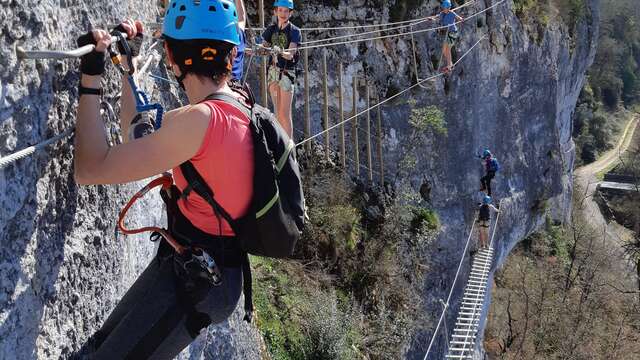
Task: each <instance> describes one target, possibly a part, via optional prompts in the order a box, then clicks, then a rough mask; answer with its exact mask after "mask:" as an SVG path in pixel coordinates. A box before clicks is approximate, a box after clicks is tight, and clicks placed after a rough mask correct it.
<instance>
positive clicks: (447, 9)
mask: <svg viewBox="0 0 640 360" xmlns="http://www.w3.org/2000/svg"><path fill="white" fill-rule="evenodd" d="M441 7H442V11H440V14H438V15H435V16H432V17H430V18H429V19H430V20H437V19H440V25H442V26H446V36H445V39H444V42H443V43H442V54H443V55H444V58H445V61H446V62H447V65H446V66H443V67H441V68H440V71H442V72H444V73H445V74H446V73H450V72H451V71H452V70H453V60H452V59H451V48H452V47H454V46H455V45H456V43H457V42H458V26H457V25H456V21H463V20H464V18H463V17H462V16H460V15H458V14H456V13H455V12H454V11H453V10H451V1H449V0H444V1H442V4H441Z"/></svg>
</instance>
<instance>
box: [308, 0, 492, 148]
mask: <svg viewBox="0 0 640 360" xmlns="http://www.w3.org/2000/svg"><path fill="white" fill-rule="evenodd" d="M503 1H504V0H503ZM486 37H487V35H484V36H483V37H481V38H480V40H478V41H476V43H475V44H473V46H471V47H470V48H469V50H467V51H466V52H465V53H464V54H463V55H462V56H461V57H460V59H458V61H456V62H455V64H454V65H458V64H459V63H460V62H461V61H462V60H463V59H464V58H465V57H466V56H467V55H468V54H469V53H470V52H471V50H473V49H474V48H475V47H476V46H477V45H478V44H479V43H480V42H481V41H482V40H484V39H485V38H486ZM443 75H444V74H443V73H439V74H435V75H432V76H430V77H428V78H426V79H422V80H420V81H419V82H417V83H416V84H413V85H411V86H409V87H408V88H406V89H404V90H402V91H400V92H399V93H397V94H395V95H392V96H390V97H388V98H386V99H384V100H382V101H380V102H378V103H377V104H374V105H372V106H371V107H369V108H367V109H364V110H362V111H360V112H359V113H357V114H356V115H353V116H351V117H350V118H348V119H346V120H344V121H341V122H339V123H337V124H335V125H333V126H331V127H329V128H327V129H325V130H322V131H321V132H319V133H317V134H315V135H313V136H310V137H308V138H306V139H304V140H302V141H300V142H299V143H297V144H296V146H300V145H303V144H305V143H307V142H309V141H311V140H313V139H315V138H317V137H319V136H321V135H323V134H325V133H327V132H329V131H331V130H333V129H335V128H337V127H339V126H340V125H342V124H346V123H348V122H349V121H351V120H353V119H355V118H357V117H358V116H361V115H363V114H365V113H366V112H367V111H370V110H371V109H375V108H376V107H378V106H381V105H383V104H385V103H387V102H389V101H391V100H393V99H395V98H397V97H398V96H400V95H402V94H404V93H406V92H407V91H410V90H412V89H414V88H415V87H417V86H419V85H420V84H422V83H424V82H426V81H429V80H433V79H435V78H437V77H440V76H443Z"/></svg>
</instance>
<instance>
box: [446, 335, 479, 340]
mask: <svg viewBox="0 0 640 360" xmlns="http://www.w3.org/2000/svg"><path fill="white" fill-rule="evenodd" d="M451 337H454V338H469V339H475V338H476V336H475V335H456V334H453V335H451Z"/></svg>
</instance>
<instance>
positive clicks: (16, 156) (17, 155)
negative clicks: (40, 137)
mask: <svg viewBox="0 0 640 360" xmlns="http://www.w3.org/2000/svg"><path fill="white" fill-rule="evenodd" d="M73 132H74V129H73V128H71V129H67V130H65V131H64V132H63V133H61V134H58V135H56V136H54V137H52V138H49V139H47V140H45V141H43V142H41V143H39V144H36V145H32V146H29V147H27V148H24V149H22V150H20V151H16V152H14V153H13V154H10V155H7V156H3V157H0V169H2V168H4V167H5V166H7V165H9V164H11V163H13V162H15V161H18V160H20V159H22V158H25V157H27V156H29V155H31V154H33V153H34V152H36V151H38V150H40V149H42V148H44V147H46V146H47V145H49V144H52V143H54V142H57V141H59V140H62V139H63V138H65V137H67V136H69V135H71V134H72V133H73Z"/></svg>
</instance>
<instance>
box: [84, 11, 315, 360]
mask: <svg viewBox="0 0 640 360" xmlns="http://www.w3.org/2000/svg"><path fill="white" fill-rule="evenodd" d="M201 4H202V5H206V7H204V6H200V5H201ZM203 8H204V9H203ZM237 29H238V18H237V15H236V8H235V4H234V3H233V2H232V1H230V0H207V1H206V4H205V3H204V2H202V3H201V2H198V3H197V4H196V3H195V2H192V1H182V0H171V2H170V3H169V5H168V6H167V11H166V14H165V18H164V24H163V29H162V37H163V39H164V50H165V53H166V59H167V65H168V67H169V68H170V69H171V71H172V72H173V73H174V75H175V77H176V78H177V81H178V83H179V84H180V86H181V88H183V89H184V90H185V92H186V95H187V98H188V99H189V104H188V105H186V106H183V107H181V108H178V109H176V110H173V111H170V112H168V113H167V114H166V115H165V117H164V121H162V123H163V126H161V127H160V126H159V125H160V124H158V123H156V125H158V126H157V130H156V131H155V132H151V133H148V134H144V135H146V136H143V137H140V138H135V137H134V138H132V139H128V141H126V142H125V143H122V144H119V145H116V146H113V147H109V146H108V144H107V142H106V136H105V130H104V126H103V123H102V120H101V119H100V112H99V106H100V97H99V96H100V94H101V92H102V90H101V88H100V87H101V83H102V75H103V73H104V70H105V51H107V50H108V51H109V53H111V54H112V57H111V58H112V60H113V62H114V64H116V65H117V64H119V63H120V62H122V63H124V64H129V66H130V68H128V69H125V68H124V67H122V66H120V65H117V66H118V68H119V69H120V71H121V72H122V73H123V75H125V77H124V78H123V85H122V98H121V99H122V100H121V101H122V103H121V108H122V111H121V120H120V121H121V124H122V126H121V127H122V129H123V131H124V132H126V131H127V128H128V127H129V125H130V121H131V120H132V119H133V118H134V117H135V116H136V113H137V112H138V111H140V110H138V105H139V104H138V98H137V96H138V95H139V94H140V91H139V90H138V89H137V86H136V85H135V81H134V80H133V74H134V72H135V61H131V60H132V57H133V56H135V55H137V50H136V42H137V41H138V40H141V39H142V36H141V35H142V34H141V32H142V30H143V26H142V24H141V23H140V22H133V21H130V20H128V21H125V22H123V23H122V24H120V25H119V26H118V27H117V28H116V29H115V30H119V32H116V31H114V32H112V33H111V34H109V33H108V32H107V31H104V30H92V31H89V32H88V33H87V34H85V35H83V36H81V37H80V38H78V45H80V46H84V45H89V44H93V45H95V47H94V50H93V51H92V52H91V53H89V54H87V55H85V56H83V57H82V59H81V64H80V70H81V72H82V75H81V80H80V86H79V94H80V99H79V104H78V112H77V124H76V135H75V150H74V176H75V179H76V181H77V183H78V184H80V185H90V184H120V183H126V182H131V181H136V180H141V179H145V178H148V177H151V176H154V175H156V174H160V173H163V172H166V171H168V170H171V171H172V172H173V176H171V175H170V174H169V173H164V174H163V175H162V176H161V177H159V178H156V179H155V180H154V181H153V182H151V183H150V184H149V185H147V186H145V187H144V188H143V189H142V190H141V191H140V192H139V193H138V194H136V196H134V198H133V199H132V200H131V201H130V202H129V203H128V204H127V206H126V207H125V208H124V209H123V211H122V212H121V213H120V218H119V221H118V225H119V227H120V230H121V231H123V232H125V233H134V231H128V229H125V228H124V225H123V224H124V215H125V214H126V210H127V209H128V208H129V207H130V206H131V204H132V203H133V202H134V201H135V200H136V199H137V198H139V197H141V196H142V195H144V194H145V193H146V192H147V191H149V189H151V188H153V187H155V186H158V185H162V191H161V195H162V198H163V200H164V201H165V204H166V208H167V209H166V210H167V220H168V224H169V226H168V229H160V228H155V227H147V228H143V229H137V231H136V232H142V231H145V230H148V229H157V230H155V231H156V232H154V233H153V234H152V236H151V239H152V240H154V241H160V245H159V247H158V250H157V254H156V255H155V257H154V258H153V260H152V261H151V262H150V264H149V265H148V266H147V268H146V269H145V270H144V271H143V272H142V274H141V275H140V276H139V277H138V279H137V280H136V281H135V283H134V284H133V285H132V286H131V288H130V289H129V290H128V291H127V292H126V294H124V296H123V297H122V299H121V300H120V302H119V303H118V304H117V306H116V307H115V309H113V311H112V312H111V314H110V315H109V316H108V318H107V319H106V321H105V322H104V324H103V325H102V327H101V328H100V329H99V330H98V331H97V332H96V333H95V334H93V335H92V336H91V337H90V338H89V340H88V341H87V342H86V343H85V344H84V346H83V347H82V349H81V350H80V351H79V352H78V353H76V354H74V357H76V358H81V359H83V358H85V357H87V356H88V357H89V358H90V359H124V358H127V359H147V358H154V359H156V358H157V359H173V358H175V357H176V356H177V355H178V354H179V353H180V352H181V351H182V349H184V348H185V347H187V346H188V345H189V344H190V343H191V342H192V341H193V340H194V339H195V338H196V337H197V336H198V334H199V333H200V331H201V330H202V329H204V328H206V327H207V326H208V325H209V324H215V323H220V322H222V321H224V320H226V319H227V318H228V317H229V316H230V315H231V314H232V312H233V311H234V309H235V308H236V304H237V303H238V300H239V298H240V293H241V291H242V289H243V286H244V294H245V311H246V316H245V320H247V321H251V313H252V309H253V307H252V304H251V275H250V267H249V259H248V255H247V254H248V253H251V254H259V255H261V256H271V257H276V256H277V257H287V256H290V254H291V252H292V251H293V246H294V245H293V244H295V241H296V240H297V239H298V238H299V236H300V229H301V227H302V223H303V221H304V216H303V211H304V210H303V209H304V206H303V202H304V200H300V197H302V187H301V183H300V181H299V180H300V179H299V170H298V167H297V162H296V161H295V156H294V152H293V151H290V148H291V147H292V146H288V145H287V144H290V143H291V142H292V141H291V140H290V139H289V137H288V136H287V135H286V134H285V133H284V131H283V130H282V129H281V128H280V127H279V126H277V125H276V126H271V125H270V124H275V119H274V118H273V115H272V114H271V113H269V112H268V110H266V109H264V108H262V107H260V106H258V105H255V106H254V104H253V97H252V96H251V95H250V92H249V90H248V88H244V89H238V88H235V87H231V86H230V84H231V82H229V80H230V79H231V71H232V64H233V61H234V56H235V54H236V50H234V49H235V47H236V46H238V44H239V43H240V36H239V34H238V31H237ZM111 35H114V36H116V39H119V40H118V47H119V48H122V49H124V53H123V50H120V54H121V58H120V59H118V58H117V55H115V54H114V53H113V52H112V49H111V41H112V37H111ZM140 42H141V41H140ZM134 50H136V51H134ZM123 55H128V56H123ZM145 97H146V95H145ZM134 100H135V101H134ZM256 123H258V124H256ZM260 131H262V132H260ZM286 149H289V150H288V151H287V150H286ZM270 156H271V157H270ZM273 157H275V159H276V160H275V161H274V159H273ZM274 163H277V164H278V174H277V175H276V170H275V169H274V166H273V164H274ZM290 174H296V175H297V177H295V176H292V175H290ZM276 176H277V182H276ZM283 176H284V178H283ZM174 178H175V184H173V180H174ZM256 179H259V180H260V182H256V181H254V180H256ZM282 179H286V181H287V186H284V185H282V186H281V187H280V188H279V193H278V192H277V189H278V185H277V184H280V182H281V181H283V180H282ZM211 189H215V198H214V192H213V191H212V190H211ZM265 189H266V190H265ZM274 194H276V195H274ZM278 194H279V195H278ZM291 195H293V196H297V197H298V199H299V200H300V203H298V204H293V203H292V202H290V201H289V200H290V198H291V197H290V196H291ZM265 199H268V200H265ZM274 200H275V201H274ZM267 203H268V204H267ZM274 204H275V205H274ZM296 206H297V207H296ZM283 209H284V210H283ZM293 211H297V214H295V215H293ZM258 212H260V214H261V215H258ZM265 228H268V229H269V231H268V232H267V231H262V229H265ZM127 231H128V232H127ZM252 241H253V242H252Z"/></svg>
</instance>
